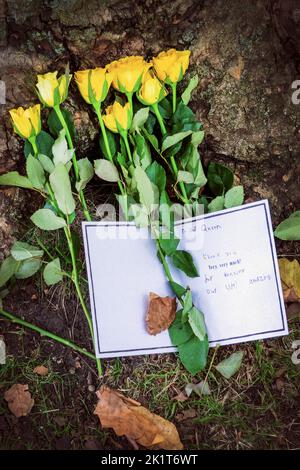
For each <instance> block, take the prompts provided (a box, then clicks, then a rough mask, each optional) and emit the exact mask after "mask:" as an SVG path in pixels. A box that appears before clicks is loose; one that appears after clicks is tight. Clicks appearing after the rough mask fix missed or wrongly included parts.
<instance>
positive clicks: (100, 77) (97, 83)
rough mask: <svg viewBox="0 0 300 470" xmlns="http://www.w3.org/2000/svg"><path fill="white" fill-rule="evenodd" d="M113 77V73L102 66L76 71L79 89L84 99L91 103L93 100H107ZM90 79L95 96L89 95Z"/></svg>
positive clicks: (100, 101) (99, 101)
mask: <svg viewBox="0 0 300 470" xmlns="http://www.w3.org/2000/svg"><path fill="white" fill-rule="evenodd" d="M112 78H113V76H112V74H111V73H109V72H108V71H107V70H106V69H105V68H100V67H97V68H95V69H89V70H80V71H78V72H75V80H76V84H77V86H78V88H79V91H80V93H81V95H82V97H83V99H84V100H85V101H86V102H87V103H89V104H93V103H92V101H96V102H98V103H102V101H104V100H105V98H106V96H107V93H108V90H109V87H110V85H111V82H112ZM89 80H90V84H91V89H92V95H93V96H89Z"/></svg>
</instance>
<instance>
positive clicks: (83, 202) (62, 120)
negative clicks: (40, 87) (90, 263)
mask: <svg viewBox="0 0 300 470" xmlns="http://www.w3.org/2000/svg"><path fill="white" fill-rule="evenodd" d="M54 111H55V112H56V115H57V117H58V119H59V121H60V123H61V125H62V126H63V128H64V130H65V133H66V139H67V142H68V146H69V148H70V149H72V150H73V149H74V145H73V141H72V137H71V134H70V131H69V128H68V124H67V123H66V120H65V118H64V115H63V113H62V112H61V109H60V107H59V105H56V106H54ZM72 161H73V167H74V173H75V179H76V181H77V182H78V181H79V180H80V175H79V167H78V162H77V158H76V154H75V150H74V153H73V157H72ZM78 195H79V199H80V202H81V205H82V209H83V213H84V216H85V218H86V220H88V221H91V220H92V218H91V216H90V213H89V210H88V207H87V204H86V200H85V197H84V194H83V191H82V189H81V190H80V191H79V193H78Z"/></svg>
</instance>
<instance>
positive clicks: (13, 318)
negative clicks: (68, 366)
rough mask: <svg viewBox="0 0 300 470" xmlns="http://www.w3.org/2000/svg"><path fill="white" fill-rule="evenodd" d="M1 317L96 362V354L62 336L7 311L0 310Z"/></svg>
mask: <svg viewBox="0 0 300 470" xmlns="http://www.w3.org/2000/svg"><path fill="white" fill-rule="evenodd" d="M0 315H2V316H3V317H5V318H7V319H8V320H10V321H11V322H13V323H17V324H18V325H21V326H24V327H25V328H29V329H30V330H33V331H36V332H37V333H39V334H40V335H41V336H47V337H48V338H51V339H53V340H54V341H57V342H58V343H61V344H64V345H65V346H68V347H69V348H71V349H74V351H78V352H80V353H81V354H84V355H85V356H87V357H89V358H90V359H94V360H95V359H96V357H95V356H94V354H92V353H90V352H88V351H86V350H85V349H83V348H81V347H80V346H78V345H77V344H76V343H73V342H72V341H69V340H68V339H65V338H62V337H61V336H58V335H56V334H54V333H51V332H50V331H47V330H44V329H43V328H40V327H38V326H36V325H33V324H32V323H29V322H27V321H25V320H22V319H21V318H18V317H16V316H15V315H12V314H11V313H8V312H6V311H5V310H2V309H0Z"/></svg>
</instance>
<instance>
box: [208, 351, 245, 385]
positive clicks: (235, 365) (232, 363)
mask: <svg viewBox="0 0 300 470" xmlns="http://www.w3.org/2000/svg"><path fill="white" fill-rule="evenodd" d="M243 355H244V353H243V351H238V352H235V353H233V354H231V356H229V357H227V359H224V361H222V362H220V363H219V364H218V365H217V366H215V367H216V369H217V371H218V372H220V374H221V375H223V377H225V378H226V379H230V377H232V376H233V375H234V374H235V373H236V372H237V371H238V370H239V368H240V367H241V365H242V360H243Z"/></svg>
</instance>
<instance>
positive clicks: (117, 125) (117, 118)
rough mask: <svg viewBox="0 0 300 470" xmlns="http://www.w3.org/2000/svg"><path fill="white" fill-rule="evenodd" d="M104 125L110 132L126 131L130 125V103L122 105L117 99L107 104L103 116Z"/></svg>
mask: <svg viewBox="0 0 300 470" xmlns="http://www.w3.org/2000/svg"><path fill="white" fill-rule="evenodd" d="M103 121H104V124H105V125H106V127H107V128H108V129H109V130H111V131H112V132H120V133H122V132H126V131H128V129H129V128H130V126H131V121H132V112H131V106H130V103H126V104H125V105H124V106H122V105H121V104H120V103H118V101H115V102H114V104H112V105H111V106H108V107H107V108H106V110H105V114H104V116H103Z"/></svg>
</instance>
